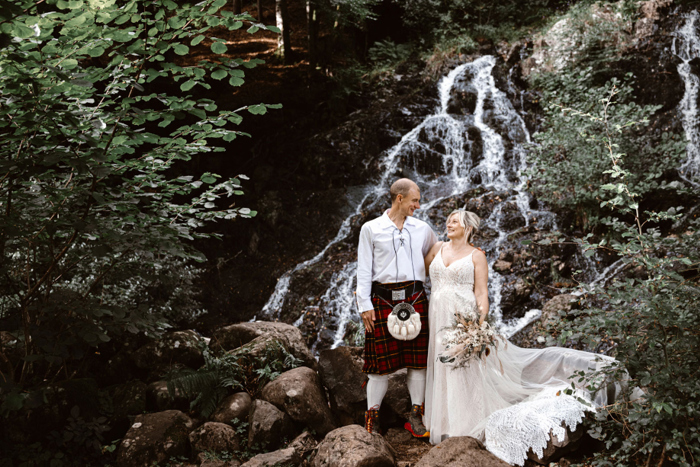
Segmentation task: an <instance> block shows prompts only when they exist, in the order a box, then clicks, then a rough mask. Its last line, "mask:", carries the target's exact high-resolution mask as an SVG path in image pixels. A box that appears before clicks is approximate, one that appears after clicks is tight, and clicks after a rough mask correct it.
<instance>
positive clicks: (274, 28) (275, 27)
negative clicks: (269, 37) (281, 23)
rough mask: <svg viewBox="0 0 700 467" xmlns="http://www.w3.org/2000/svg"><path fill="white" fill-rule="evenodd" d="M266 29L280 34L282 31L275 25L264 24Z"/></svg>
mask: <svg viewBox="0 0 700 467" xmlns="http://www.w3.org/2000/svg"><path fill="white" fill-rule="evenodd" d="M266 28H267V30H268V31H272V32H276V33H277V34H282V31H281V30H280V28H278V27H277V26H266Z"/></svg>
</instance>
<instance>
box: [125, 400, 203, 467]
mask: <svg viewBox="0 0 700 467" xmlns="http://www.w3.org/2000/svg"><path fill="white" fill-rule="evenodd" d="M191 429H192V420H191V419H190V417H188V416H187V415H185V414H184V413H182V412H180V411H179V410H166V411H165V412H158V413H151V414H144V415H139V416H137V417H136V419H135V421H134V424H133V425H131V428H129V431H128V432H127V433H126V435H125V436H124V439H122V442H121V443H120V444H119V448H118V449H117V462H116V464H117V465H118V466H119V467H143V466H144V465H153V464H160V463H161V462H167V461H169V460H170V458H171V457H177V456H184V455H186V454H187V449H188V437H189V436H188V435H189V433H190V430H191Z"/></svg>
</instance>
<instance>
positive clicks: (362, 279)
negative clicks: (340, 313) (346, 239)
mask: <svg viewBox="0 0 700 467" xmlns="http://www.w3.org/2000/svg"><path fill="white" fill-rule="evenodd" d="M372 251H373V245H372V229H371V228H370V226H369V225H367V224H365V225H363V226H362V230H360V243H359V245H358V246H357V294H356V296H355V299H356V300H357V307H358V308H359V311H360V313H362V312H364V311H368V310H372V309H373V308H374V307H373V306H372Z"/></svg>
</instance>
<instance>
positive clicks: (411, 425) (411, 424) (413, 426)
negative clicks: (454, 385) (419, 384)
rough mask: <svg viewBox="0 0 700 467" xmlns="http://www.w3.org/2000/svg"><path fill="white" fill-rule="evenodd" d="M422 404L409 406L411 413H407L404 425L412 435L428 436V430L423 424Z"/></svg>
mask: <svg viewBox="0 0 700 467" xmlns="http://www.w3.org/2000/svg"><path fill="white" fill-rule="evenodd" d="M423 410H424V409H423V404H421V405H415V404H414V405H413V406H411V413H410V414H409V415H408V421H407V422H406V424H405V425H404V428H406V429H407V430H408V431H409V432H410V433H411V434H412V435H413V436H414V437H416V438H429V437H430V432H429V431H428V430H427V429H426V428H425V425H423Z"/></svg>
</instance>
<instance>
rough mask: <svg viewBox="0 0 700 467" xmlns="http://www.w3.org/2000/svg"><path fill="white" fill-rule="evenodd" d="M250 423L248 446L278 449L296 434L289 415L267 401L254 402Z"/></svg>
mask: <svg viewBox="0 0 700 467" xmlns="http://www.w3.org/2000/svg"><path fill="white" fill-rule="evenodd" d="M248 424H249V430H248V447H253V446H257V447H259V448H264V449H276V448H277V447H279V446H280V445H281V444H282V443H283V441H284V440H285V439H290V438H291V437H292V436H294V430H295V427H294V423H293V422H292V419H291V418H290V417H289V415H287V414H286V413H284V412H282V411H281V410H279V409H278V408H277V407H275V406H274V405H272V404H271V403H269V402H267V401H261V400H256V401H255V402H253V405H252V407H251V409H250V416H249V418H248Z"/></svg>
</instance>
